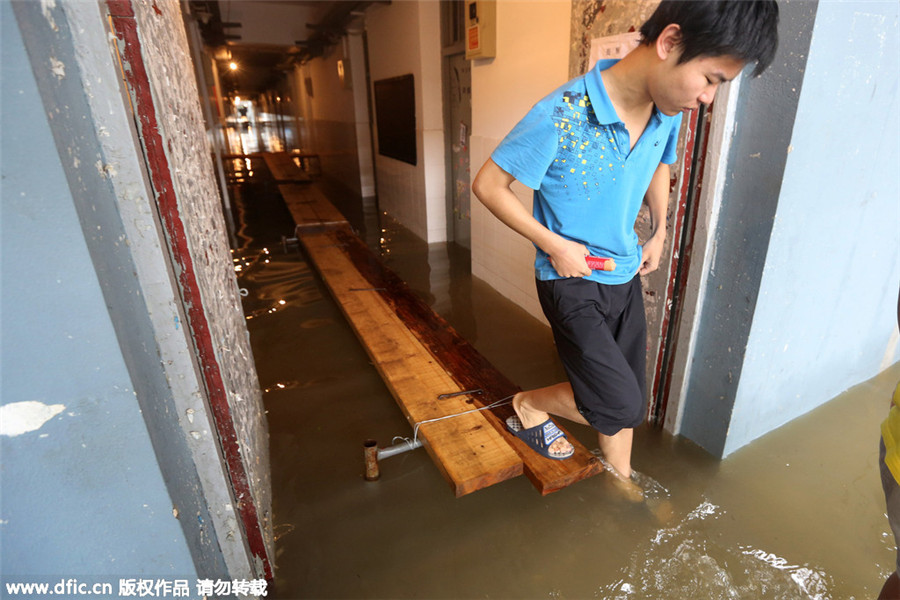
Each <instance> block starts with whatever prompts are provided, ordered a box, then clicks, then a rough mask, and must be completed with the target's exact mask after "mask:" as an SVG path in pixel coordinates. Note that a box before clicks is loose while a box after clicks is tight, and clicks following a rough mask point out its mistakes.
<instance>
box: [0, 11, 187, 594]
mask: <svg viewBox="0 0 900 600" xmlns="http://www.w3.org/2000/svg"><path fill="white" fill-rule="evenodd" d="M11 6H12V4H11V3H9V2H2V3H0V11H2V12H0V23H2V79H3V86H2V105H3V111H2V125H0V129H2V131H3V135H2V138H0V148H2V157H3V162H2V166H0V170H2V171H0V172H2V196H3V202H2V235H0V243H2V247H0V256H2V268H0V274H2V304H3V321H2V356H3V360H2V387H0V398H2V404H3V406H2V417H0V431H2V433H0V448H2V455H3V468H2V481H3V504H2V513H0V536H2V538H3V553H2V562H0V571H2V573H3V580H4V583H10V582H15V581H26V582H37V581H48V579H47V576H48V575H52V576H59V578H62V577H78V578H80V580H81V581H82V582H87V581H89V580H90V578H89V577H88V576H93V577H94V580H96V581H99V582H103V581H107V582H108V581H114V582H116V589H117V586H118V580H117V579H116V578H118V577H126V578H127V577H140V576H141V575H144V576H148V575H152V576H154V577H163V578H170V579H174V578H184V579H189V580H190V581H192V582H193V581H195V580H196V572H195V570H194V565H193V562H192V558H191V554H190V552H189V550H188V546H187V543H186V541H185V536H184V534H183V532H182V529H181V527H180V525H179V523H178V521H177V520H176V519H175V518H173V514H172V513H173V504H172V500H171V499H170V496H169V494H168V492H167V489H166V485H165V483H164V481H163V477H162V474H161V472H160V468H159V466H158V463H157V459H156V456H155V454H154V451H153V447H152V445H151V441H150V436H149V435H148V431H147V428H146V425H145V423H144V418H143V417H142V415H141V407H140V406H139V404H138V400H137V398H136V392H135V385H134V384H133V382H132V379H131V377H130V375H129V371H128V369H127V368H126V361H125V358H124V357H123V353H122V351H121V350H120V347H119V343H118V340H117V337H116V332H115V331H114V327H113V322H112V319H111V316H110V313H109V311H108V309H107V305H106V302H105V299H104V296H103V293H102V290H101V282H100V280H99V278H98V275H97V272H96V270H95V266H94V263H93V261H92V257H91V255H90V253H89V250H88V244H87V243H86V241H85V237H84V233H83V231H82V228H81V224H80V223H79V216H78V214H77V212H76V208H75V204H74V200H73V196H72V194H71V192H70V190H69V185H68V183H67V180H66V174H65V172H64V170H63V166H62V164H61V162H60V159H59V155H58V154H57V149H56V146H55V145H54V139H53V137H52V134H51V130H50V126H49V124H48V119H47V115H46V114H45V112H44V109H43V104H42V101H41V96H40V94H39V93H38V88H37V86H36V83H35V78H34V76H33V75H32V70H31V65H30V63H29V59H28V56H26V53H25V48H24V45H23V41H22V37H21V35H20V33H19V28H18V27H17V23H16V17H15V16H14V14H13V10H12V8H11ZM33 6H34V7H37V9H38V10H40V7H39V5H38V4H37V3H33ZM52 14H53V13H51V12H50V11H49V10H48V11H47V15H48V18H50V17H51V16H52ZM39 19H41V20H42V21H43V22H44V24H45V25H46V26H47V27H48V29H49V27H50V25H49V23H48V21H47V20H45V19H44V18H43V17H39ZM64 25H65V24H64V23H62V22H61V21H56V22H54V26H55V27H56V28H57V31H59V29H60V28H61V27H64ZM54 50H55V54H54V56H55V58H56V60H57V62H56V63H54V64H53V65H49V64H48V65H46V67H47V71H48V73H49V72H50V69H51V68H53V72H52V74H50V75H49V76H50V77H52V78H65V77H74V76H75V75H76V73H75V71H77V67H75V65H74V60H70V59H71V58H72V57H71V56H66V55H65V54H63V53H61V52H60V51H59V50H58V49H56V48H54ZM82 95H83V94H82ZM72 104H74V102H73V103H72ZM59 108H60V109H63V107H62V106H60V107H59ZM65 108H66V109H68V108H74V106H71V105H70V106H66V107H65ZM53 116H54V117H55V118H56V119H62V118H63V116H62V115H61V113H60V112H58V111H54V114H53ZM79 160H80V159H79V156H78V155H77V154H73V155H70V156H69V161H70V162H77V161H79ZM89 168H91V169H94V172H95V174H96V173H97V171H96V167H95V166H94V165H93V164H90V165H89ZM97 179H99V177H98V178H97ZM123 293H129V292H128V291H126V290H123ZM133 326H134V327H135V328H137V327H140V324H139V323H138V322H135V323H133ZM157 360H158V358H157ZM123 532H127V534H124V535H123ZM39 576H40V577H39ZM54 583H55V581H54Z"/></svg>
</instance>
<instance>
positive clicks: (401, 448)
mask: <svg viewBox="0 0 900 600" xmlns="http://www.w3.org/2000/svg"><path fill="white" fill-rule="evenodd" d="M421 447H422V440H415V441H413V442H407V441H403V442H400V443H399V444H394V445H393V446H388V447H386V448H379V449H378V460H381V459H382V458H390V457H392V456H394V455H395V454H402V453H404V452H409V451H410V450H415V449H416V448H421Z"/></svg>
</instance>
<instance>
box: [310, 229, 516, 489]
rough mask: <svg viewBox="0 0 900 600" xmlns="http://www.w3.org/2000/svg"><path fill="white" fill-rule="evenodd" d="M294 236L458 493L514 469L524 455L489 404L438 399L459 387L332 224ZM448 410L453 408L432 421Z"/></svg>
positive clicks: (511, 473) (461, 398)
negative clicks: (478, 407) (497, 424)
mask: <svg viewBox="0 0 900 600" xmlns="http://www.w3.org/2000/svg"><path fill="white" fill-rule="evenodd" d="M341 231H343V232H344V234H345V235H349V236H352V235H353V234H352V233H350V232H349V231H348V230H341ZM353 237H355V236H353ZM300 240H301V243H302V244H303V246H304V248H305V249H306V252H307V254H308V255H309V257H310V259H311V260H312V262H313V263H314V265H315V266H316V268H317V270H318V271H319V272H320V273H321V275H322V278H323V280H324V281H325V283H326V285H327V286H328V288H329V290H330V291H331V293H332V295H333V296H334V298H335V299H336V300H337V302H338V305H339V306H340V307H341V310H342V311H343V312H344V315H345V316H346V317H347V320H348V321H349V322H350V325H351V326H352V327H353V329H354V331H355V332H356V335H357V336H358V337H359V338H360V340H361V341H362V343H363V346H364V347H365V348H366V350H367V352H368V353H369V356H370V357H371V358H372V361H373V362H374V364H375V367H376V368H377V369H378V371H379V373H380V374H381V376H382V378H383V379H384V381H385V383H386V384H387V386H388V388H389V389H390V390H391V392H392V394H393V395H394V398H395V399H396V400H397V403H398V404H399V405H400V408H401V410H402V411H403V413H404V414H405V415H406V417H407V419H408V420H409V423H410V425H411V426H412V427H413V428H416V427H417V426H418V436H419V438H421V439H422V441H423V444H424V445H425V447H426V449H427V450H428V452H429V453H430V454H431V456H432V458H433V459H434V462H435V463H436V464H437V465H438V468H439V469H440V470H441V472H442V473H443V475H444V476H445V478H446V479H447V480H448V481H449V482H450V484H451V487H452V488H453V491H454V493H455V494H456V496H457V497H458V496H462V495H465V494H468V493H471V492H474V491H476V490H479V489H482V488H484V487H487V486H489V485H493V484H495V483H499V482H501V481H505V480H507V479H510V478H512V477H516V476H518V475H520V474H521V473H522V460H521V459H520V458H519V456H518V454H517V453H516V452H515V451H513V450H512V448H510V446H509V445H508V444H507V442H506V441H505V440H504V438H503V436H502V435H501V434H499V433H498V432H497V430H496V429H495V428H494V427H493V426H492V425H491V424H490V423H489V422H488V420H487V418H486V413H487V411H481V412H467V411H471V409H472V408H473V406H472V404H470V402H469V401H468V398H467V396H455V397H451V398H445V399H438V396H439V395H442V394H448V393H456V392H460V391H464V389H463V388H461V387H460V386H459V385H458V383H457V382H456V381H455V380H454V379H453V377H452V376H451V375H450V374H448V373H447V371H446V370H445V369H444V368H443V367H442V366H441V364H440V363H439V362H438V361H437V360H436V359H435V357H434V356H433V355H432V354H431V352H430V351H429V350H428V348H426V347H425V346H424V345H423V344H422V343H421V342H420V341H419V340H418V339H417V338H416V336H415V335H413V334H412V332H411V331H410V330H409V329H408V328H407V327H406V326H405V325H404V323H403V322H402V321H401V320H400V318H399V317H398V316H397V314H396V313H395V312H394V310H393V309H392V308H391V307H390V306H389V305H388V304H387V303H386V302H385V301H384V299H383V298H382V296H381V294H380V293H379V291H378V290H375V289H372V288H371V286H370V284H369V283H368V282H367V280H366V279H365V278H364V277H363V276H362V275H361V274H360V273H359V271H358V270H357V269H356V268H355V266H354V265H353V263H352V262H351V260H350V258H349V257H348V256H347V254H346V253H345V251H344V246H343V243H342V242H341V241H340V240H339V239H338V238H337V236H336V232H335V231H330V232H319V233H307V234H303V235H301V237H300ZM460 413H467V414H461V415H460ZM451 415H459V416H452V417H451V418H446V419H443V420H438V421H432V420H433V419H441V418H443V417H448V416H451ZM425 421H429V422H425Z"/></svg>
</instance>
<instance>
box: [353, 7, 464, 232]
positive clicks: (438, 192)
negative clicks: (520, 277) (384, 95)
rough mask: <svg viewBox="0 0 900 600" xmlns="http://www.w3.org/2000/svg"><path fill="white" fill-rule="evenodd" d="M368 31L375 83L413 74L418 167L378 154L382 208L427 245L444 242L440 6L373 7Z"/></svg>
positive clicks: (369, 17)
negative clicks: (426, 242) (427, 243)
mask: <svg viewBox="0 0 900 600" xmlns="http://www.w3.org/2000/svg"><path fill="white" fill-rule="evenodd" d="M366 30H367V32H368V41H369V71H370V76H371V80H372V81H373V82H374V81H377V80H380V79H387V78H390V77H398V76H400V75H407V74H410V73H412V75H413V78H414V81H415V99H416V146H417V153H418V159H417V164H416V165H410V164H407V163H405V162H402V161H398V160H395V159H393V158H389V157H386V156H381V155H379V154H377V153H376V155H375V170H376V175H377V182H378V202H379V207H380V208H381V209H382V210H384V211H385V212H387V213H389V214H390V215H391V216H393V217H394V218H395V219H397V220H398V221H400V223H402V224H403V225H404V226H405V227H407V228H408V229H410V230H411V231H412V232H413V233H415V234H416V235H418V236H419V237H421V238H422V239H424V240H426V241H428V242H429V243H431V242H442V241H445V240H446V239H447V215H446V190H445V178H446V174H445V166H444V122H443V108H442V102H443V96H442V86H441V35H440V4H439V3H438V2H431V1H427V0H425V1H422V2H412V1H408V2H394V3H392V4H390V5H375V6H373V7H372V8H370V9H369V11H368V12H367V13H366ZM376 152H377V149H376Z"/></svg>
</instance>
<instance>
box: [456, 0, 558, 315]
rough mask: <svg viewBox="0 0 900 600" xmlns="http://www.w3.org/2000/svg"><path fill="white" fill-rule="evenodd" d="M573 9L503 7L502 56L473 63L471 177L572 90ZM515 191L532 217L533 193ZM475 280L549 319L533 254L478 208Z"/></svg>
mask: <svg viewBox="0 0 900 600" xmlns="http://www.w3.org/2000/svg"><path fill="white" fill-rule="evenodd" d="M571 10H572V6H571V3H570V2H562V1H558V0H551V1H533V2H532V1H527V2H525V1H514V0H508V1H506V0H504V1H501V2H498V3H497V56H496V58H493V59H483V60H475V61H473V62H472V137H471V140H470V146H471V149H470V153H471V154H470V161H471V165H472V177H473V178H474V176H475V175H476V174H477V173H478V170H479V169H480V168H481V165H483V164H484V162H485V161H486V160H487V159H488V158H490V155H491V152H493V150H494V148H496V147H497V144H499V143H500V140H502V139H503V138H504V137H505V136H506V134H507V133H509V131H510V130H511V129H512V128H513V127H514V126H515V125H516V123H518V122H519V120H520V119H521V118H522V117H524V116H525V113H527V112H528V110H529V109H530V108H531V107H532V106H533V105H534V104H535V103H537V102H538V101H539V100H540V99H541V98H543V97H544V96H546V95H547V94H549V93H550V92H552V91H553V90H554V89H556V88H557V87H559V86H560V85H562V84H563V83H565V82H566V81H567V80H568V79H569V78H568V68H569V30H570V25H571V24H570V15H571ZM513 190H514V191H515V192H516V195H517V196H518V197H519V199H520V200H521V201H522V203H523V204H524V205H525V206H526V207H528V210H531V205H532V190H530V189H528V188H526V187H525V186H523V185H522V184H520V183H518V182H516V183H514V184H513ZM472 273H473V274H474V275H475V276H476V277H479V278H481V279H484V280H485V281H489V282H490V283H491V285H492V286H493V287H494V288H495V289H497V291H499V292H500V293H501V294H503V295H504V296H506V297H507V298H510V299H511V300H513V301H514V302H516V303H517V304H519V305H520V306H522V307H523V308H525V309H526V310H527V311H528V312H529V313H531V314H532V315H534V316H535V317H537V318H539V319H543V315H542V313H541V309H540V305H539V304H538V300H537V296H536V293H535V289H534V247H533V246H532V244H531V242H529V241H528V240H526V239H525V238H523V237H522V236H520V235H518V234H517V233H515V232H513V231H512V230H511V229H509V228H508V227H506V226H505V225H504V224H503V223H501V222H500V221H499V220H497V219H496V218H495V217H494V216H493V215H492V214H491V213H490V212H488V210H487V209H485V208H484V206H483V205H482V204H481V203H480V202H478V201H477V200H473V201H472Z"/></svg>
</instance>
